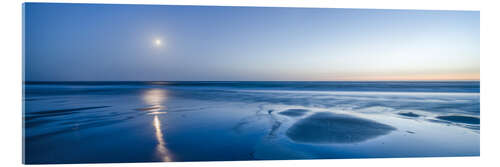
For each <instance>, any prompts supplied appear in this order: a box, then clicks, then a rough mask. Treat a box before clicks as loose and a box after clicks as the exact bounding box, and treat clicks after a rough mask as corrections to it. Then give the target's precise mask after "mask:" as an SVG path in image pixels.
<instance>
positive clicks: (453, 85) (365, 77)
mask: <svg viewBox="0 0 500 167" xmlns="http://www.w3.org/2000/svg"><path fill="white" fill-rule="evenodd" d="M23 12H24V21H23V23H24V24H23V25H24V46H25V49H24V83H23V86H24V99H23V105H24V111H23V131H24V135H23V140H24V141H23V142H24V147H23V149H24V163H26V164H58V163H110V162H114V163H124V162H164V161H165V162H166V161H175V162H184V161H234V160H293V159H338V158H396V157H448V156H479V136H480V117H479V116H480V108H479V104H480V102H479V12H478V11H426V10H372V9H328V8H280V7H216V6H171V5H118V4H113V5H111V4H64V3H60V4H55V3H25V4H24V11H23Z"/></svg>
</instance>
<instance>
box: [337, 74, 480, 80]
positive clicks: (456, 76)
mask: <svg viewBox="0 0 500 167" xmlns="http://www.w3.org/2000/svg"><path fill="white" fill-rule="evenodd" d="M329 79H330V80H331V78H329ZM335 80H344V81H348V80H349V81H479V80H480V74H413V75H373V76H352V77H338V78H335Z"/></svg>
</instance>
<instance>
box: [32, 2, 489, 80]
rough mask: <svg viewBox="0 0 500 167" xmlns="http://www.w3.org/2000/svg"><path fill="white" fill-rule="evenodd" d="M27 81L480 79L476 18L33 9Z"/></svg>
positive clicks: (468, 14) (311, 11) (360, 12)
mask: <svg viewBox="0 0 500 167" xmlns="http://www.w3.org/2000/svg"><path fill="white" fill-rule="evenodd" d="M24 38H25V40H24V41H25V45H24V48H25V50H24V63H25V64H24V68H25V69H24V76H25V80H26V81H159V80H162V81H196V80H198V81H217V80H219V81H230V80H237V81H245V80H250V81H265V80H272V81H278V80H293V81H335V80H369V81H372V80H479V69H480V68H479V12H478V11H424V10H372V9H327V8H264V7H214V6H168V5H103V4H51V3H26V4H25V5H24Z"/></svg>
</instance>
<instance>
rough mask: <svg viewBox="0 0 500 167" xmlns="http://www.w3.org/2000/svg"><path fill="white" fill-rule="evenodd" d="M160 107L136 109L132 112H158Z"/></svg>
mask: <svg viewBox="0 0 500 167" xmlns="http://www.w3.org/2000/svg"><path fill="white" fill-rule="evenodd" d="M160 108H161V107H144V108H136V109H134V110H136V111H152V110H158V109H160Z"/></svg>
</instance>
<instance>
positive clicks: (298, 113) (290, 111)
mask: <svg viewBox="0 0 500 167" xmlns="http://www.w3.org/2000/svg"><path fill="white" fill-rule="evenodd" d="M307 112H309V110H306V109H288V110H285V111H281V112H280V114H281V115H286V116H290V117H297V116H303V115H304V114H306V113H307Z"/></svg>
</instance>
